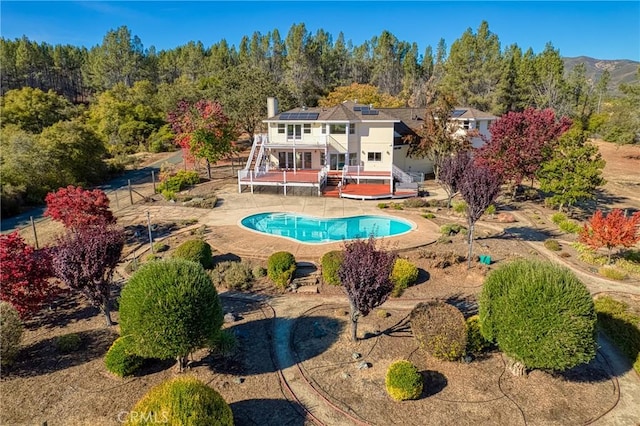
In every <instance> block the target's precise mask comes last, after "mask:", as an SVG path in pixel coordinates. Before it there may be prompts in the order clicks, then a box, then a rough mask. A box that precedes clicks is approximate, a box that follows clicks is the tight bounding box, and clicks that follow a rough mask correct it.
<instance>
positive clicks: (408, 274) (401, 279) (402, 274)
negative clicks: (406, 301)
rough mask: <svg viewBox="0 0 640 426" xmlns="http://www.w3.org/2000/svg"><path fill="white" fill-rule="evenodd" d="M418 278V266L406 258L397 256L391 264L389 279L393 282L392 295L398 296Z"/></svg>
mask: <svg viewBox="0 0 640 426" xmlns="http://www.w3.org/2000/svg"><path fill="white" fill-rule="evenodd" d="M417 280H418V268H417V267H416V265H414V264H413V263H411V262H409V261H408V260H407V259H402V258H397V259H396V261H395V263H394V264H393V271H392V272H391V281H392V282H393V292H392V293H391V294H392V295H393V296H395V297H398V296H400V295H401V294H402V292H404V291H405V289H406V288H407V287H409V286H410V285H413V284H415V282H416V281H417Z"/></svg>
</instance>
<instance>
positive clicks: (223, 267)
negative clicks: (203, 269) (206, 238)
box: [210, 261, 253, 291]
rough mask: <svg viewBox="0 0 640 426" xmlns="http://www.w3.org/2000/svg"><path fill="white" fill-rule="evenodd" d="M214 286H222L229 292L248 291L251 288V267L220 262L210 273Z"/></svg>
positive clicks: (237, 263) (243, 263)
mask: <svg viewBox="0 0 640 426" xmlns="http://www.w3.org/2000/svg"><path fill="white" fill-rule="evenodd" d="M210 275H211V279H212V280H213V283H214V284H215V285H224V286H225V287H227V288H228V289H230V290H242V291H244V290H250V289H251V287H253V273H252V271H251V266H250V265H249V264H247V263H245V262H229V261H227V262H221V263H219V264H217V265H216V267H215V269H214V270H213V271H211V273H210Z"/></svg>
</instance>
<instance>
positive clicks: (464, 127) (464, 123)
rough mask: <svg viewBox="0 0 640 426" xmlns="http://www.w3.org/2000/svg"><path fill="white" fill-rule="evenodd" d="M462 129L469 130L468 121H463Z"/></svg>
mask: <svg viewBox="0 0 640 426" xmlns="http://www.w3.org/2000/svg"><path fill="white" fill-rule="evenodd" d="M462 128H463V129H465V130H469V120H464V121H463V122H462Z"/></svg>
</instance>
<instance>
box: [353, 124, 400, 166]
mask: <svg viewBox="0 0 640 426" xmlns="http://www.w3.org/2000/svg"><path fill="white" fill-rule="evenodd" d="M358 134H359V136H360V147H359V149H360V161H361V162H363V163H364V169H365V170H371V171H389V170H391V161H392V149H393V123H361V124H360V128H359V129H358ZM350 150H351V147H350ZM369 152H380V153H381V154H382V155H381V157H382V158H381V161H368V159H367V157H368V153H369Z"/></svg>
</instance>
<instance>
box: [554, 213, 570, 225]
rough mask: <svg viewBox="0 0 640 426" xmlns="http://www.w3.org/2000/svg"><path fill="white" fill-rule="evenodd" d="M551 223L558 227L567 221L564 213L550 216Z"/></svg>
mask: <svg viewBox="0 0 640 426" xmlns="http://www.w3.org/2000/svg"><path fill="white" fill-rule="evenodd" d="M551 221H552V222H553V223H555V224H556V225H560V224H561V223H562V222H566V221H567V215H566V214H564V213H554V214H553V215H552V216H551Z"/></svg>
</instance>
